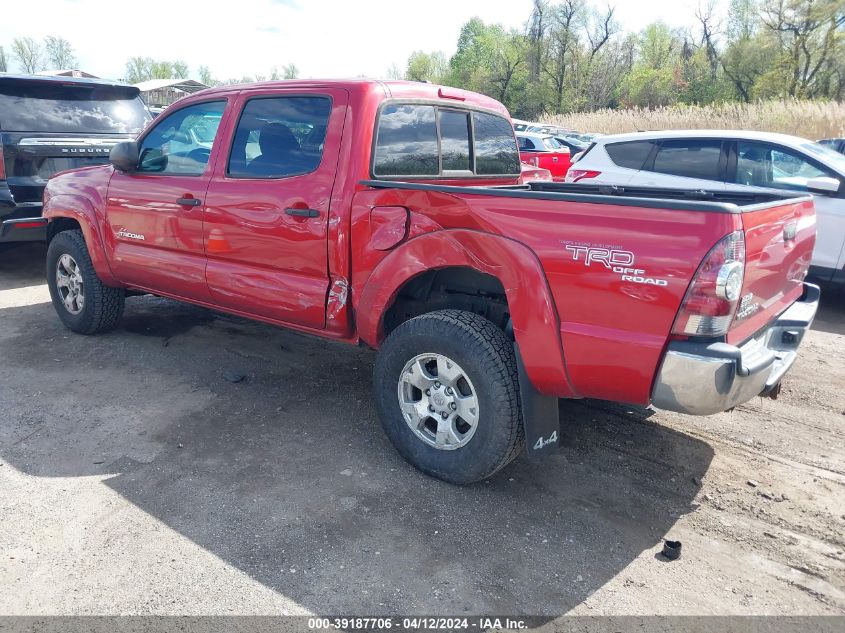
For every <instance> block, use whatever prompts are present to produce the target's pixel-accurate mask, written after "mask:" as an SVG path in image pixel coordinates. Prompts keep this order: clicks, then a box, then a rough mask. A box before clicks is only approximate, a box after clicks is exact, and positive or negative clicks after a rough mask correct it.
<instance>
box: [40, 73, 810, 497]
mask: <svg viewBox="0 0 845 633" xmlns="http://www.w3.org/2000/svg"><path fill="white" fill-rule="evenodd" d="M385 86H387V89H385ZM350 112H354V113H356V116H354V117H350V116H349V113H350ZM210 118H216V120H217V123H218V124H217V127H216V130H215V133H214V138H213V142H212V146H211V148H210V149H208V148H206V147H205V146H203V145H199V144H198V145H196V146H195V147H194V148H185V147H183V146H179V149H178V152H176V153H172V152H171V146H170V142H171V140H172V139H174V138H176V137H179V138H193V137H194V136H193V135H192V134H190V131H191V129H192V128H193V127H194V126H195V125H203V126H207V125H208V120H209V119H210ZM204 129H207V127H205V128H204ZM305 130H308V132H307V134H306V133H305V132H304V131H305ZM315 134H316V135H317V138H312V136H313V135H315ZM252 138H257V140H256V141H255V142H257V145H258V153H257V154H256V155H254V156H253V157H251V158H250V156H249V151H248V147H247V146H248V145H249V143H251V142H252V141H251V140H250V139H252ZM318 141H319V142H318ZM519 178H520V161H519V153H518V150H517V145H516V141H515V138H514V132H513V128H512V126H511V122H510V120H509V119H508V113H507V110H506V109H505V108H504V106H502V105H501V104H499V103H498V102H496V101H494V100H492V99H490V98H488V97H485V96H483V95H479V94H475V93H472V92H466V91H462V90H456V89H452V88H445V87H441V86H436V85H431V84H423V83H417V82H389V83H387V84H385V83H382V82H375V81H367V80H357V81H355V80H350V81H325V82H323V81H316V80H308V81H286V82H272V83H264V84H254V85H247V86H224V87H219V88H214V89H210V90H205V91H202V92H198V93H196V94H193V95H190V96H188V97H185V98H184V99H181V100H180V101H178V102H177V103H175V104H173V105H172V106H170V107H169V108H168V109H167V110H166V111H165V112H163V113H162V114H161V115H160V116H159V117H158V118H157V119H156V120H155V121H154V122H153V123H152V124H151V126H150V127H149V128H148V129H147V130H145V131H144V132H143V133H142V134H141V135H140V137H139V138H138V139H137V141H132V142H126V143H121V144H119V145H117V146H116V147H114V148H113V149H112V151H111V165H103V166H98V167H90V168H88V169H81V170H75V171H69V172H64V173H62V174H59V175H57V176H55V177H53V178H52V179H51V180H50V182H49V184H48V186H47V189H46V191H45V198H44V200H45V202H44V205H45V208H44V215H45V217H47V218H48V219H49V222H50V224H49V227H48V237H49V240H50V242H49V247H48V251H47V271H48V276H47V278H48V286H49V289H50V295H51V297H52V300H53V305H54V306H55V309H56V311H57V314H58V317H59V319H61V321H62V323H64V324H65V325H66V326H67V327H68V328H70V329H71V330H73V331H75V332H79V333H84V334H94V333H97V332H103V331H106V330H108V329H110V328H113V327H115V326H116V325H117V324H118V323H119V321H120V318H121V314H122V312H123V306H124V298H125V296H126V293H127V292H128V291H131V292H140V293H153V294H156V295H162V296H166V297H171V298H174V299H179V300H182V301H187V302H190V303H195V304H198V305H202V306H206V307H210V308H213V309H215V310H220V311H223V312H229V313H232V314H235V315H239V316H242V317H247V318H251V319H256V320H258V321H263V322H266V323H270V324H275V325H280V326H285V327H290V328H293V329H295V330H298V331H301V332H307V333H310V334H314V335H316V336H320V337H325V338H331V339H335V340H339V341H344V342H347V343H351V344H359V343H364V344H367V345H369V346H371V347H373V348H376V349H378V355H377V357H376V363H375V372H374V377H373V386H374V398H375V404H376V409H377V411H378V413H379V417H380V418H381V422H382V425H383V427H384V430H385V432H386V433H387V436H388V437H389V438H390V440H391V442H392V443H393V444H394V446H395V447H396V449H397V450H398V451H399V453H400V454H401V455H402V456H403V457H404V458H405V459H407V460H408V461H409V462H410V463H411V464H413V465H414V466H416V467H418V468H419V469H421V470H422V471H424V472H426V473H428V474H430V475H432V476H434V477H439V478H441V479H444V480H447V481H451V482H456V483H468V482H472V481H477V480H479V479H483V478H484V477H488V476H490V475H491V474H493V473H494V472H496V471H497V470H499V469H500V468H502V467H504V466H505V465H506V464H508V463H509V462H510V461H511V460H513V459H514V458H515V457H516V456H517V455H518V454H519V453H520V452H521V451H522V449H523V447H525V448H526V450H527V452H528V453H529V454H530V455H537V456H539V455H543V454H546V453H549V452H552V451H554V449H555V447H556V446H557V445H558V442H559V438H560V429H559V424H560V420H559V413H558V400H557V398H558V397H565V398H602V399H606V400H615V401H620V402H628V403H634V404H639V405H647V404H649V403H652V404H654V405H655V406H658V407H662V408H666V409H671V410H674V411H682V412H685V413H693V414H709V413H714V412H717V411H723V410H726V409H730V408H731V407H733V406H736V405H737V404H739V403H741V402H744V401H746V400H748V399H750V398H753V397H755V396H757V395H758V394H775V393H777V390H778V387H779V384H780V381H781V380H782V378H783V376H784V374H785V373H786V371H787V370H788V369H789V367H790V366H791V365H792V363H793V361H794V360H795V358H796V354H797V349H798V345H799V343H800V342H801V339H802V337H803V335H804V333H805V332H806V330H807V328H808V327H809V326H810V323H811V321H812V320H813V316H814V314H815V311H816V307H817V303H818V296H819V292H818V287H816V286H812V285H810V284H805V283H804V281H803V279H804V274H805V273H806V270H807V266H808V265H809V260H810V253H811V251H812V249H813V242H814V240H815V222H814V214H813V203H812V199H811V198H810V196H807V195H802V194H799V193H795V194H789V193H785V194H784V193H777V192H765V193H751V192H749V193H746V194H731V193H727V192H720V191H718V190H716V191H713V192H711V193H708V194H701V193H700V192H696V193H695V195H694V196H691V195H690V193H691V192H690V191H689V190H687V191H668V190H662V189H655V188H644V189H638V190H635V191H632V192H622V191H620V192H617V195H609V194H608V193H607V192H606V191H599V190H593V189H589V188H587V189H584V188H582V187H581V186H579V185H565V184H562V183H553V182H551V183H550V182H545V183H540V182H532V183H529V184H528V185H518V183H519ZM785 227H786V228H787V229H788V231H787V230H785ZM61 353H62V352H61V349H60V348H59V349H58V351H57V354H60V355H61ZM64 360H65V362H66V363H67V368H68V371H72V370H73V357H68V358H66V359H64ZM318 379H319V378H318V377H313V376H298V377H297V378H296V380H299V381H302V380H306V381H307V380H318ZM288 387H290V388H293V387H295V385H294V384H293V383H291V385H288V386H287V387H285V386H284V385H280V388H288Z"/></svg>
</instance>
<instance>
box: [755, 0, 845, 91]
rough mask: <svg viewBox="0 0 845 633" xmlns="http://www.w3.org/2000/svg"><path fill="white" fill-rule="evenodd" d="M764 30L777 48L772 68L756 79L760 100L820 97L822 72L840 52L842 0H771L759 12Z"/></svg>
mask: <svg viewBox="0 0 845 633" xmlns="http://www.w3.org/2000/svg"><path fill="white" fill-rule="evenodd" d="M762 21H763V24H764V28H765V29H766V30H768V31H769V32H770V33H771V35H772V36H773V38H774V41H775V43H776V47H777V53H776V61H775V63H774V65H773V67H772V68H771V69H770V70H769V71H768V72H766V73H765V74H764V75H763V76H761V77H760V79H759V81H758V82H757V85H756V86H755V94H757V95H758V96H761V97H769V96H783V95H788V96H792V97H799V98H807V97H824V96H827V95H826V94H825V87H826V82H825V81H824V78H825V69H827V68H830V65H831V62H832V61H834V56H836V55H837V54H839V53H841V52H842V42H843V38H845V33H843V25H845V2H843V0H776V1H775V0H773V1H771V2H769V3H768V4H767V5H766V6H765V8H764V9H763V17H762Z"/></svg>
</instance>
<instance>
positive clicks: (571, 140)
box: [555, 136, 590, 161]
mask: <svg viewBox="0 0 845 633" xmlns="http://www.w3.org/2000/svg"><path fill="white" fill-rule="evenodd" d="M555 140H556V141H557V142H558V143H560V144H561V145H562V146H564V147H567V148H569V155H570V156H571V157H572V158H571V159H570V161H572V159H574V157H575V154H578V153H579V152H583V151H584V150H585V149H587V147H589V145H590V144H589V143H585V142H584V141H582V140H581V139H579V138H575V137H574V136H555Z"/></svg>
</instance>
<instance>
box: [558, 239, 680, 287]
mask: <svg viewBox="0 0 845 633" xmlns="http://www.w3.org/2000/svg"><path fill="white" fill-rule="evenodd" d="M561 244H563V245H564V247H565V248H566V250H568V251H569V252H570V253H572V259H573V260H574V261H576V262H583V263H584V266H586V267H587V268H589V267H590V266H591V265H593V264H601V265H602V266H604V267H605V268H607V269H608V270H612V271H613V272H614V273H616V274H618V275H619V276H620V278H621V279H622V281H629V282H631V283H635V284H648V285H651V286H668V285H669V282H668V281H667V280H666V279H656V278H654V277H649V276H648V275H647V274H646V271H645V269H643V268H636V267H634V260H635V257H634V254H633V253H632V252H631V251H626V250H623V249H621V248H618V247H615V246H613V247H609V246H596V245H594V244H587V243H583V242H582V243H578V242H569V241H566V240H562V241H561Z"/></svg>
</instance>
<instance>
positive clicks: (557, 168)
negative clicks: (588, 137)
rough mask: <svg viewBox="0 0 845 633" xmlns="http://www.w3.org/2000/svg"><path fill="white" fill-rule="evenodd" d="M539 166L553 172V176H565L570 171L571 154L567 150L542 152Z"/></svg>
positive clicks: (539, 155)
mask: <svg viewBox="0 0 845 633" xmlns="http://www.w3.org/2000/svg"><path fill="white" fill-rule="evenodd" d="M537 156H538V157H539V163H540V164H539V167H542V168H543V169H548V170H549V171H550V172H552V177H554V178H563V177H564V176H565V175H566V172H567V171H569V154H568V153H565V152H540V153H538V154H537Z"/></svg>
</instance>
